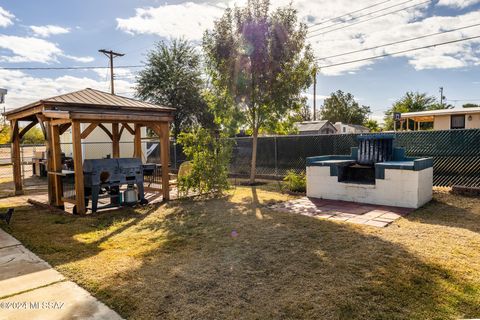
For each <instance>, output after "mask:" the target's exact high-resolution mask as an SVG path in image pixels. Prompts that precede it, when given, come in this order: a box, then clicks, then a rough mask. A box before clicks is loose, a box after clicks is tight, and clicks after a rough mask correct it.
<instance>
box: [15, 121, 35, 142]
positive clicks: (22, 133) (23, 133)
mask: <svg viewBox="0 0 480 320" xmlns="http://www.w3.org/2000/svg"><path fill="white" fill-rule="evenodd" d="M37 123H38V120H34V121H32V122H30V123H29V124H28V125H27V126H26V127H25V128H23V129H22V131H20V133H19V134H18V136H19V138H20V140H21V139H22V138H23V136H24V135H25V134H26V133H27V132H28V131H29V130H30V129H32V128H33V127H34V126H35V125H36V124H37Z"/></svg>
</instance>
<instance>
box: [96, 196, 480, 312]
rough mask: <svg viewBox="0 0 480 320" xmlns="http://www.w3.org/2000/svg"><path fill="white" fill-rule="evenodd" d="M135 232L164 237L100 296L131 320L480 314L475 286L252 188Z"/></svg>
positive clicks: (178, 211) (185, 207)
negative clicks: (277, 206) (283, 207)
mask: <svg viewBox="0 0 480 320" xmlns="http://www.w3.org/2000/svg"><path fill="white" fill-rule="evenodd" d="M258 211H260V214H261V216H262V218H261V219H259V216H258ZM138 228H139V229H138V230H139V232H147V231H152V232H159V234H158V236H157V237H155V239H154V241H156V242H158V243H159V245H158V246H157V247H156V248H155V249H154V250H152V251H149V252H146V253H145V254H144V255H142V256H141V257H140V259H141V263H140V264H139V266H138V267H137V268H133V269H130V270H129V271H128V272H125V273H121V274H115V276H114V278H108V279H105V280H104V281H103V282H102V286H101V288H99V289H98V291H96V292H95V293H96V294H98V295H99V296H100V297H101V298H102V299H104V300H105V301H107V302H108V303H109V304H110V305H112V306H114V308H115V309H116V310H117V311H119V312H120V313H121V314H122V315H123V316H125V317H127V318H132V319H135V318H167V319H169V318H175V319H176V318H181V319H186V318H227V319H230V318H242V319H265V318H278V319H318V318H329V319H330V318H332V319H352V318H355V319H372V318H382V319H383V318H388V319H405V318H408V319H425V318H455V317H474V316H478V314H479V313H480V306H479V304H478V302H479V301H478V295H477V293H478V291H479V290H480V288H479V287H478V284H473V283H470V282H468V281H465V280H464V279H460V278H458V277H457V276H456V275H455V274H454V273H453V272H452V271H451V270H447V269H445V268H442V267H441V266H439V265H435V264H431V263H427V262H425V261H424V260H423V259H420V258H419V257H417V256H415V255H414V254H413V253H411V252H409V251H407V250H406V249H405V248H404V247H403V246H402V245H400V244H395V243H392V242H389V241H385V240H383V239H381V238H380V237H378V236H375V235H373V234H369V233H368V232H363V231H362V229H359V228H358V227H356V226H353V225H348V224H341V223H335V222H331V221H328V220H317V219H312V218H310V217H305V216H301V215H291V214H286V213H278V212H274V211H272V210H270V209H268V208H267V207H265V205H264V201H262V200H259V197H258V194H257V191H256V189H255V188H252V196H251V198H250V201H248V202H246V201H240V202H234V201H232V199H216V200H208V201H196V202H186V203H183V204H182V205H181V206H176V207H175V206H174V207H173V208H172V210H171V211H170V213H169V214H168V215H166V216H165V219H162V220H161V219H149V220H148V221H146V220H145V221H144V223H143V224H141V225H139V226H138ZM233 231H235V232H233ZM115 279H122V281H114V280H115ZM132 292H135V293H136V297H134V298H133V297H132V296H131V293H132ZM125 302H128V304H126V303H125Z"/></svg>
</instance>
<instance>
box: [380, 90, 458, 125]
mask: <svg viewBox="0 0 480 320" xmlns="http://www.w3.org/2000/svg"><path fill="white" fill-rule="evenodd" d="M451 107H452V106H451V105H448V104H443V105H442V104H440V103H438V102H437V99H436V98H435V97H432V96H429V95H427V94H426V93H419V92H411V91H410V92H407V93H405V95H404V96H403V97H402V98H400V99H399V100H397V101H395V102H394V103H393V105H392V107H391V108H390V109H389V110H387V111H386V112H385V118H384V119H385V125H384V129H385V130H393V127H394V126H393V114H394V113H395V112H400V113H405V112H418V111H427V110H437V109H450V108H451ZM409 127H411V128H412V129H413V122H412V123H411V124H409Z"/></svg>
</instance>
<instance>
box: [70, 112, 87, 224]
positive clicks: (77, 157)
mask: <svg viewBox="0 0 480 320" xmlns="http://www.w3.org/2000/svg"><path fill="white" fill-rule="evenodd" d="M81 134H82V132H81V128H80V122H77V121H74V122H72V142H73V166H74V170H75V203H76V204H75V205H76V209H77V214H85V213H86V208H85V189H84V183H83V162H82V138H81Z"/></svg>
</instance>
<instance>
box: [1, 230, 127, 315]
mask: <svg viewBox="0 0 480 320" xmlns="http://www.w3.org/2000/svg"><path fill="white" fill-rule="evenodd" d="M0 319H2V320H3V319H16V320H22V319H28V320H30V319H121V317H120V316H119V315H118V314H117V313H116V312H115V311H113V310H111V309H110V308H108V307H107V306H106V305H105V304H103V303H102V302H100V301H98V300H97V299H95V298H94V297H93V296H91V295H90V294H89V293H88V292H87V291H86V290H84V289H82V288H81V287H79V286H78V285H76V284H75V283H73V282H71V281H67V280H65V278H64V277H63V276H62V275H61V274H60V273H58V272H57V271H55V270H54V269H53V268H52V267H51V266H50V265H49V264H48V263H46V262H45V261H43V260H42V259H40V258H39V257H37V256H36V255H35V254H33V253H32V252H31V251H29V250H27V249H26V248H25V247H24V246H22V244H21V243H20V242H19V241H18V240H17V239H15V238H13V237H12V236H10V235H9V234H8V233H6V232H5V231H3V230H1V229H0Z"/></svg>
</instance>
